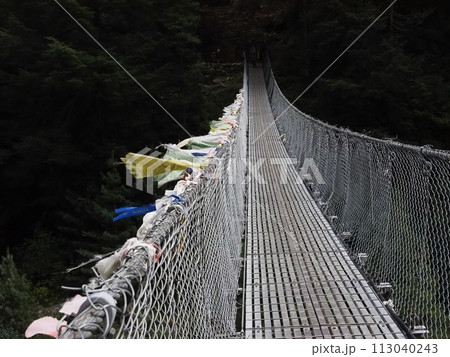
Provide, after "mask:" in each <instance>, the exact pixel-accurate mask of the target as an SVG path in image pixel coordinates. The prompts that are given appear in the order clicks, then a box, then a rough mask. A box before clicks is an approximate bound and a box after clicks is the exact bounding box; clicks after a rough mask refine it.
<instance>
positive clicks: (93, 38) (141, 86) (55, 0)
mask: <svg viewBox="0 0 450 357" xmlns="http://www.w3.org/2000/svg"><path fill="white" fill-rule="evenodd" d="M53 1H54V2H55V3H56V4H57V5H58V6H59V7H60V8H61V9H62V10H63V11H64V12H65V13H66V14H67V15H68V16H69V17H70V18H71V19H72V20H73V21H74V22H75V23H76V24H77V25H78V27H80V28H81V29H82V30H83V31H84V32H85V33H86V34H87V35H88V36H89V37H90V38H91V39H92V40H93V41H94V42H95V43H96V44H97V45H98V46H99V47H100V48H101V49H102V50H103V51H104V52H105V53H106V54H107V55H108V56H109V57H110V58H111V59H112V60H113V61H114V62H115V63H116V64H117V65H118V66H119V67H120V68H121V69H122V70H123V71H124V72H125V73H126V74H127V75H128V77H130V78H131V79H132V80H133V81H134V82H135V83H136V84H137V85H138V86H139V87H140V88H141V89H142V90H143V91H144V92H145V93H146V94H147V95H148V96H149V97H150V98H151V99H152V100H153V101H154V102H155V103H156V104H157V105H158V106H159V107H160V108H161V109H162V110H163V111H164V112H165V113H166V114H167V115H168V116H169V117H170V118H171V119H172V120H173V121H174V122H175V123H176V124H178V126H179V127H180V128H181V129H182V130H183V131H184V132H185V133H186V134H187V135H189V137H192V135H191V133H189V131H188V130H187V129H186V128H185V127H184V126H183V125H182V124H181V123H180V122H179V121H178V120H177V119H176V118H175V117H174V116H173V115H172V114H171V113H170V112H169V111H168V110H167V109H166V108H165V107H164V106H163V105H162V104H161V103H160V102H159V101H158V100H157V99H156V98H155V97H154V96H153V95H152V94H151V93H150V92H149V91H148V90H147V89H146V88H145V87H144V86H143V85H142V84H141V83H140V82H139V81H138V80H137V79H136V78H135V77H134V76H133V75H132V74H131V73H130V72H129V71H128V70H127V69H126V68H125V67H124V66H123V65H122V64H121V63H120V62H119V61H118V60H117V59H116V58H115V57H114V56H113V55H112V54H111V53H110V52H109V51H108V50H107V49H106V48H105V47H104V46H103V45H102V44H101V43H100V42H99V41H98V40H97V39H96V38H95V37H94V36H93V35H92V34H91V33H90V32H89V31H88V30H87V29H86V28H85V27H84V26H83V25H82V24H81V23H80V22H79V21H78V20H77V19H76V18H75V17H74V16H73V15H72V14H71V13H70V12H69V11H68V10H67V9H66V8H65V7H64V6H63V5H62V4H61V3H60V2H59V1H57V0H53Z"/></svg>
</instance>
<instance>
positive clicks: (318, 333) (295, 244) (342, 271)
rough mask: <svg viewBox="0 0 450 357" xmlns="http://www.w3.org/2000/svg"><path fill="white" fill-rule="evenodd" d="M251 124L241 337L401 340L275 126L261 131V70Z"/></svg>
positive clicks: (265, 114)
mask: <svg viewBox="0 0 450 357" xmlns="http://www.w3.org/2000/svg"><path fill="white" fill-rule="evenodd" d="M249 121H250V122H249V175H250V181H249V192H248V227H247V244H246V276H245V279H246V280H245V337H246V338H404V335H403V334H402V332H401V331H400V329H399V328H398V327H397V325H396V324H395V323H394V321H393V320H392V318H391V316H390V315H389V313H388V312H387V310H386V309H385V307H384V306H383V304H382V303H381V301H380V300H379V299H378V297H377V296H376V294H375V293H374V292H373V290H372V289H371V288H370V286H369V285H368V283H367V281H366V280H365V279H364V277H363V276H362V275H361V274H360V272H359V270H358V269H357V268H356V266H355V265H354V264H353V262H352V261H351V259H350V257H349V256H348V254H347V253H346V251H345V249H344V247H343V246H342V245H341V243H340V242H339V240H338V238H337V237H336V236H335V234H334V233H333V231H332V229H331V227H330V225H329V223H328V222H327V220H326V219H325V218H324V216H323V214H322V213H321V211H320V210H319V208H318V207H317V206H316V204H315V202H314V200H313V199H312V198H311V196H310V195H309V193H308V191H307V189H306V188H305V186H304V184H303V183H302V182H301V179H300V177H299V174H298V172H297V171H296V170H295V168H294V167H293V165H291V164H289V163H288V162H287V160H286V159H287V158H288V157H289V156H288V154H287V152H286V150H285V148H284V146H283V143H282V141H281V140H280V135H279V132H278V130H277V128H276V126H275V125H272V126H271V127H270V129H269V130H267V131H265V130H266V129H267V128H268V127H269V126H270V125H271V124H273V121H274V118H273V116H272V112H271V109H270V105H269V101H268V98H267V92H266V89H265V86H264V79H263V74H262V70H261V68H249ZM264 131H265V132H264ZM263 132H264V133H263ZM262 133H263V135H262V136H261V137H260V138H259V139H258V140H256V142H254V141H255V139H256V138H258V137H259V135H260V134H262ZM283 158H284V159H285V160H286V161H285V162H284V163H280V162H282V161H283V160H282V159H283Z"/></svg>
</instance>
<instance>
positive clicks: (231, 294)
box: [59, 76, 248, 339]
mask: <svg viewBox="0 0 450 357" xmlns="http://www.w3.org/2000/svg"><path fill="white" fill-rule="evenodd" d="M246 82H247V77H246V76H244V88H243V90H242V92H241V93H240V94H239V95H240V96H241V101H242V106H241V108H240V110H239V112H238V114H237V115H238V125H237V126H236V127H235V128H234V129H233V132H232V133H231V135H230V137H229V142H228V143H225V144H224V145H223V146H221V147H220V148H219V149H218V150H217V153H216V155H215V157H214V159H213V160H212V161H211V162H210V164H209V166H208V167H207V168H206V169H205V170H204V173H203V176H202V177H201V178H200V179H199V181H198V182H197V184H192V185H189V186H187V188H186V190H185V191H184V193H183V194H182V195H181V199H182V200H184V201H185V202H178V203H174V204H172V206H171V207H170V208H169V209H168V210H167V212H166V213H165V214H164V215H163V216H162V217H160V219H159V221H158V222H156V223H155V224H154V226H153V228H152V229H151V230H150V232H149V233H148V234H147V236H146V237H145V239H144V240H143V241H140V244H137V245H136V244H134V245H130V247H131V248H129V249H128V248H127V247H126V246H125V247H124V248H122V250H121V251H120V254H121V255H122V261H123V263H122V266H121V267H120V268H119V269H118V270H117V271H116V272H115V273H114V274H113V275H112V277H110V278H109V279H107V280H103V279H102V278H101V277H96V278H94V279H93V280H92V281H91V282H90V283H89V284H86V285H85V286H83V291H84V295H86V296H87V297H88V300H87V302H86V306H87V307H88V308H86V309H80V311H82V312H81V313H79V314H78V315H77V316H76V317H75V318H74V320H73V321H72V322H71V323H70V324H69V325H68V327H65V328H64V330H63V332H62V333H61V334H60V336H59V337H60V338H92V337H94V338H95V337H107V338H134V339H138V338H220V337H226V338H231V337H239V336H240V335H239V333H240V331H239V332H237V327H236V320H237V318H238V316H237V315H238V314H237V312H238V306H237V296H238V291H239V287H238V283H239V276H240V271H241V265H242V264H241V247H242V234H243V231H242V229H243V228H242V227H243V219H244V210H245V202H244V200H245V197H244V193H245V185H244V181H245V173H246V170H245V165H246V155H247V154H246V152H247V137H246V135H247V133H246V131H247V120H248V118H247V84H246Z"/></svg>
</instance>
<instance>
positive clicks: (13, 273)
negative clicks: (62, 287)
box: [0, 251, 38, 338]
mask: <svg viewBox="0 0 450 357" xmlns="http://www.w3.org/2000/svg"><path fill="white" fill-rule="evenodd" d="M0 311H1V312H0V338H18V337H19V336H23V333H24V332H25V329H26V328H27V326H28V325H29V323H30V322H31V321H32V320H33V319H34V318H36V317H37V314H38V305H37V302H36V300H35V298H34V297H33V296H32V291H31V285H30V283H29V281H28V280H27V279H26V278H25V277H24V276H23V275H22V274H20V273H19V272H18V271H17V268H16V265H15V264H14V260H13V257H12V255H11V254H10V253H9V251H8V252H6V255H5V256H3V257H2V258H1V261H0Z"/></svg>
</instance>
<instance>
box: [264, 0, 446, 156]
mask: <svg viewBox="0 0 450 357" xmlns="http://www.w3.org/2000/svg"><path fill="white" fill-rule="evenodd" d="M389 3H390V2H388V1H387V2H383V1H374V0H373V1H364V2H361V1H338V0H327V1H321V2H313V1H310V0H297V1H291V2H290V3H289V4H290V5H289V7H287V8H286V10H285V12H284V14H285V16H282V17H280V18H279V19H278V23H277V25H276V26H277V27H276V28H277V29H279V30H280V31H281V33H282V35H279V36H281V37H282V38H283V41H282V42H280V43H281V45H278V44H277V45H276V46H278V48H277V49H276V50H274V49H272V53H274V55H273V56H272V57H273V62H274V68H275V71H276V77H277V78H278V79H279V81H280V84H281V87H282V88H283V90H284V91H285V93H286V94H287V95H288V97H289V98H290V99H291V100H293V99H295V98H296V96H298V95H299V94H300V93H301V92H302V91H303V90H304V89H305V88H306V87H307V86H308V85H309V84H310V83H311V82H312V81H313V80H314V79H315V78H316V77H317V76H318V75H319V74H320V73H321V72H322V71H323V70H324V69H325V68H326V67H327V66H328V65H329V64H330V63H332V61H333V60H334V59H335V58H336V57H337V56H338V55H339V54H340V53H341V52H342V51H344V49H345V48H346V47H347V46H348V45H350V43H351V42H352V41H353V40H354V39H356V37H357V36H358V35H359V34H360V33H361V32H362V31H363V30H364V29H365V28H366V27H367V26H368V25H369V24H370V23H371V22H372V21H373V20H374V19H375V18H376V17H377V16H378V15H379V14H380V13H381V12H382V11H383V10H384V9H386V7H387V5H388V4H389ZM448 14H449V7H448V4H447V3H445V2H442V1H416V2H408V3H405V2H398V4H396V5H394V7H393V9H392V11H388V12H387V13H386V14H385V15H384V17H382V18H381V19H380V20H379V21H378V22H377V23H376V24H375V25H374V26H373V27H372V28H371V29H370V30H369V31H368V32H367V33H366V34H365V35H364V36H363V37H362V38H361V39H360V40H359V41H358V42H357V43H356V44H355V45H354V46H353V47H352V48H351V49H350V50H349V51H348V52H347V53H346V54H345V55H344V56H342V58H340V59H339V60H338V61H337V62H336V64H335V65H334V66H333V67H332V68H331V69H330V70H329V71H328V72H327V73H326V74H325V75H324V76H323V77H322V79H321V80H320V81H319V82H317V83H316V84H315V85H314V86H313V87H312V89H311V90H309V91H308V92H307V93H306V94H305V95H304V96H303V97H302V98H301V99H300V100H299V101H298V102H297V103H296V105H297V106H298V107H299V108H301V110H303V111H305V112H307V113H309V114H312V115H313V116H315V117H317V118H319V119H322V120H325V121H328V122H331V123H334V124H337V125H340V126H346V127H350V128H351V129H353V130H357V131H365V132H368V133H370V134H371V135H375V136H378V137H397V138H398V139H399V140H402V141H404V142H409V143H414V144H418V145H425V144H432V145H434V146H436V147H439V148H447V149H449V146H448V138H449V137H450V117H449V112H450V101H449V100H448V96H447V94H446V93H449V91H450V73H449V66H448V63H450V47H449V45H448V41H447V40H446V39H447V38H448V36H449V34H450V26H449V24H448V21H447V18H448Z"/></svg>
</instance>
